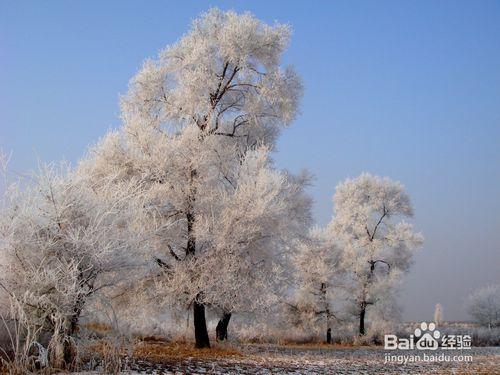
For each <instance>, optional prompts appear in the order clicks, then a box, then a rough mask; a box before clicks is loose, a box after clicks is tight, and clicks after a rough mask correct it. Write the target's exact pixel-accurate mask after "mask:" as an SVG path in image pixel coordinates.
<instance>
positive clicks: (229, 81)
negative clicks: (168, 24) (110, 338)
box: [81, 10, 309, 347]
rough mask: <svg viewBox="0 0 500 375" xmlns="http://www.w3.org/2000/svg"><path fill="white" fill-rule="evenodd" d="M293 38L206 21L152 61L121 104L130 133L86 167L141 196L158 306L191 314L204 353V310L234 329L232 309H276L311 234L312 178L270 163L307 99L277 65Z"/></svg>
mask: <svg viewBox="0 0 500 375" xmlns="http://www.w3.org/2000/svg"><path fill="white" fill-rule="evenodd" d="M289 34H290V32H289V28H288V27H287V26H283V25H274V26H268V25H266V24H263V23H262V22H260V21H259V20H257V19H255V18H254V17H253V16H252V15H250V14H243V15H238V14H236V13H234V12H222V11H219V10H211V11H209V12H208V13H206V14H204V15H203V16H202V17H201V18H200V19H198V20H195V21H194V22H193V25H192V28H191V30H190V31H189V32H188V33H187V34H186V35H185V36H184V37H182V38H181V40H180V41H179V42H177V43H176V44H174V45H172V46H169V47H167V48H166V49H165V50H164V51H162V52H161V53H160V56H159V58H158V59H157V60H148V61H147V62H146V63H145V64H144V66H143V67H142V69H141V70H140V71H139V73H138V74H137V75H136V76H135V77H134V78H133V79H132V81H131V83H130V89H129V92H128V93H127V95H125V96H124V97H123V99H122V119H123V122H124V125H123V128H122V129H120V130H119V131H116V132H111V133H110V134H109V135H108V136H107V137H106V138H105V139H104V140H103V141H102V142H101V143H100V144H99V145H98V146H97V147H95V148H94V149H93V150H92V151H91V154H90V156H89V158H88V159H87V160H86V161H84V162H83V163H82V165H81V169H82V171H85V172H84V173H86V174H87V175H88V176H90V178H91V180H92V181H94V187H95V188H96V189H97V190H98V189H99V185H100V182H99V181H100V180H101V179H102V178H105V180H107V179H109V178H110V176H111V177H112V178H114V179H115V180H116V181H123V182H124V181H135V182H136V183H137V185H138V186H140V187H141V189H142V196H141V198H140V199H142V202H143V203H142V205H143V207H144V209H145V211H146V214H147V215H148V217H149V219H148V220H147V221H146V222H145V227H146V228H147V230H148V231H149V233H150V236H149V238H148V240H147V241H144V246H143V247H144V248H146V249H147V251H148V252H149V253H150V254H151V257H152V258H153V259H154V260H155V262H156V264H157V265H158V266H160V268H161V269H162V270H163V272H162V273H161V275H157V279H158V282H157V285H158V286H159V289H158V293H159V295H158V297H159V298H160V297H161V296H162V293H164V297H165V298H164V299H163V300H164V301H166V302H168V303H172V304H175V305H182V306H192V308H193V314H194V328H195V339H196V346H197V347H208V346H209V345H210V343H209V338H208V333H207V329H206V321H205V307H206V306H209V307H213V308H215V309H219V310H222V311H223V312H224V320H225V321H224V322H222V324H223V325H226V326H227V322H229V319H228V316H229V317H230V315H229V314H230V313H231V312H233V311H242V310H244V311H248V310H252V309H256V308H259V307H263V306H266V305H268V304H269V300H268V298H269V297H270V296H271V295H272V293H266V290H268V289H271V288H276V287H277V286H276V285H277V284H276V283H277V281H278V280H279V279H280V274H281V273H282V271H281V270H282V268H283V267H282V262H284V261H286V254H287V253H288V252H289V251H290V248H291V247H293V246H294V243H295V242H296V241H298V240H299V239H300V237H301V236H302V233H303V232H304V228H305V227H307V225H309V199H308V198H307V197H306V196H305V195H304V192H303V189H304V186H305V184H306V183H307V177H305V176H302V177H301V176H298V177H295V176H292V175H290V174H288V173H284V172H280V171H277V170H275V169H274V168H273V166H272V163H271V161H270V159H269V152H270V151H271V150H272V149H273V147H274V142H275V140H276V137H277V135H278V133H279V130H280V128H281V127H283V126H285V125H287V124H289V123H290V122H291V121H292V120H293V119H294V117H295V115H296V112H297V104H298V100H299V98H300V94H301V84H300V81H299V79H298V78H297V76H296V75H295V73H294V72H293V70H292V69H291V68H285V69H282V68H281V67H280V66H279V60H280V56H281V54H282V52H283V50H284V48H285V46H286V44H287V42H288V38H289ZM153 272H157V270H154V271H153ZM221 336H224V335H223V332H222V334H221Z"/></svg>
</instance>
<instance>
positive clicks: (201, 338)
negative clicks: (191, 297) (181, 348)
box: [193, 300, 210, 349]
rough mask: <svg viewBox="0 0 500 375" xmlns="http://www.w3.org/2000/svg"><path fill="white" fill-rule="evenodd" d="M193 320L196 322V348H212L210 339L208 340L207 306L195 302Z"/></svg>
mask: <svg viewBox="0 0 500 375" xmlns="http://www.w3.org/2000/svg"><path fill="white" fill-rule="evenodd" d="M193 320H194V337H195V340H196V343H195V347H196V348H198V349H201V348H210V339H209V338H208V331H207V322H206V320H205V305H203V303H200V302H198V301H197V300H195V301H194V304H193Z"/></svg>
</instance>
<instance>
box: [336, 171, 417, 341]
mask: <svg viewBox="0 0 500 375" xmlns="http://www.w3.org/2000/svg"><path fill="white" fill-rule="evenodd" d="M333 203H334V215H333V219H332V221H331V223H330V224H329V226H328V228H327V231H328V232H329V235H330V236H331V238H334V239H335V240H336V241H337V242H338V244H339V246H340V248H341V249H342V268H343V269H344V270H345V271H346V280H345V286H346V287H347V289H348V292H349V294H350V295H351V296H352V297H351V302H352V306H353V308H354V310H355V311H356V314H357V315H358V317H359V333H360V335H364V334H365V332H366V329H365V318H366V313H367V309H368V307H369V306H373V305H383V304H384V303H391V302H392V297H393V293H394V292H395V291H396V290H397V289H396V286H397V283H398V282H399V280H400V279H401V275H402V274H403V273H405V272H407V271H408V269H409V267H410V265H411V263H412V256H413V252H414V250H415V249H416V248H418V247H419V246H420V245H421V243H422V240H423V238H422V235H420V234H418V233H415V232H414V230H413V227H412V225H411V224H409V223H407V222H406V221H404V218H408V217H411V216H412V215H413V209H412V205H411V203H410V197H409V196H408V194H406V193H405V191H404V189H403V186H402V185H401V184H400V183H399V182H395V181H392V180H390V179H389V178H381V177H378V176H373V175H371V174H369V173H363V174H361V175H360V176H359V177H357V178H355V179H347V180H346V181H344V182H342V183H340V184H339V185H338V186H337V188H336V191H335V195H334V197H333Z"/></svg>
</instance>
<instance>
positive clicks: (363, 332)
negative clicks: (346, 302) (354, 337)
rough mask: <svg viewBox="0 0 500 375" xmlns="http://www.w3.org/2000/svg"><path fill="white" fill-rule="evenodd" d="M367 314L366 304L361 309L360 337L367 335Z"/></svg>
mask: <svg viewBox="0 0 500 375" xmlns="http://www.w3.org/2000/svg"><path fill="white" fill-rule="evenodd" d="M365 314H366V306H365V305H364V304H362V305H361V309H360V311H359V334H360V336H364V334H365Z"/></svg>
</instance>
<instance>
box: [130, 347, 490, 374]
mask: <svg viewBox="0 0 500 375" xmlns="http://www.w3.org/2000/svg"><path fill="white" fill-rule="evenodd" d="M241 350H242V352H243V353H244V354H245V355H244V356H243V357H242V358H229V359H220V360H215V361H207V360H199V359H195V358H186V359H185V360H182V361H175V362H173V361H172V362H168V361H167V362H164V363H151V362H147V361H139V360H137V361H134V362H133V363H130V364H129V368H130V370H129V373H150V374H151V373H156V374H162V373H163V374H186V373H188V374H431V373H438V374H447V373H450V374H451V373H453V374H478V373H481V374H500V348H498V347H482V348H472V349H471V350H462V351H458V350H456V351H450V350H448V351H443V350H438V351H434V352H433V351H420V352H419V351H385V350H383V349H382V348H374V347H368V348H332V349H329V348H298V347H293V348H290V347H282V346H269V345H266V346H262V345H250V346H245V347H244V348H242V349H241ZM387 353H389V354H390V355H399V356H406V357H400V358H401V359H402V360H404V358H406V359H407V360H409V359H410V358H413V359H416V357H412V356H416V355H420V356H421V358H423V354H424V353H425V354H427V355H431V354H432V355H433V356H434V357H433V358H436V356H437V357H439V356H440V355H449V356H455V355H463V356H465V355H467V356H472V361H468V362H465V361H462V362H459V361H457V360H455V361H450V362H447V361H438V362H424V361H418V362H408V363H406V364H402V363H397V362H391V363H387V362H386V354H387Z"/></svg>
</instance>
